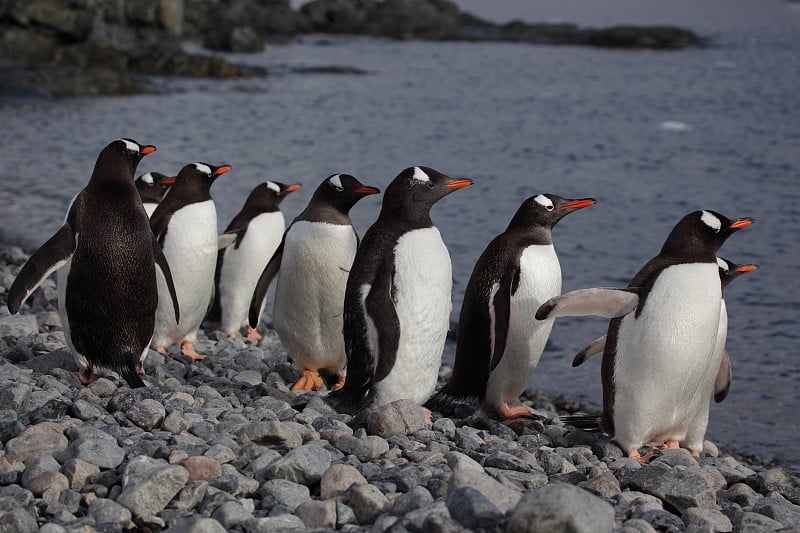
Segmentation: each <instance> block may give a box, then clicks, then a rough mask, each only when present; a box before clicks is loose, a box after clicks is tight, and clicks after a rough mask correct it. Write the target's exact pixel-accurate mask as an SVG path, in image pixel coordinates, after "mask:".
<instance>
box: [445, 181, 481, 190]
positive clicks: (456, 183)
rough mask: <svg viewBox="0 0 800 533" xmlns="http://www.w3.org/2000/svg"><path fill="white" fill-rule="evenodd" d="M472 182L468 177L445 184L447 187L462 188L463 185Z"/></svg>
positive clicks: (466, 185) (465, 185)
mask: <svg viewBox="0 0 800 533" xmlns="http://www.w3.org/2000/svg"><path fill="white" fill-rule="evenodd" d="M473 183H475V182H474V181H472V180H469V179H463V180H453V181H451V182H449V183H448V184H447V187H449V188H451V189H463V188H464V187H469V186H470V185H472V184H473Z"/></svg>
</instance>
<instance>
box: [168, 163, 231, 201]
mask: <svg viewBox="0 0 800 533" xmlns="http://www.w3.org/2000/svg"><path fill="white" fill-rule="evenodd" d="M230 169H231V166H230V165H220V166H214V165H210V164H208V163H189V164H188V165H186V166H184V167H183V168H182V169H181V171H180V172H178V177H177V178H175V184H174V185H173V186H172V188H173V191H174V192H184V191H193V190H194V191H201V192H204V193H207V192H208V191H209V190H210V189H211V184H212V183H214V180H216V179H217V178H218V177H219V176H221V175H223V174H225V173H226V172H228V171H229V170H230ZM169 194H170V197H171V196H172V194H173V193H172V192H170V193H169Z"/></svg>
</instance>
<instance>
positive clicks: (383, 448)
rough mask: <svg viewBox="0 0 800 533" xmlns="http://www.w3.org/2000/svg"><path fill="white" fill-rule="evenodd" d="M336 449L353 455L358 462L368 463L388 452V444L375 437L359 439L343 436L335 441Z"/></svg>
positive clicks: (352, 436)
mask: <svg viewBox="0 0 800 533" xmlns="http://www.w3.org/2000/svg"><path fill="white" fill-rule="evenodd" d="M334 445H335V446H336V448H338V449H339V450H341V451H343V452H344V453H349V454H352V455H355V456H356V457H357V458H358V460H359V461H362V462H369V461H372V460H374V459H377V458H378V457H380V456H382V455H383V454H384V453H386V452H388V451H389V443H388V442H386V439H384V438H382V437H378V436H375V435H370V436H368V437H366V438H363V439H360V438H358V437H356V436H355V435H343V436H341V437H339V438H338V439H337V440H336V443H335V444H334Z"/></svg>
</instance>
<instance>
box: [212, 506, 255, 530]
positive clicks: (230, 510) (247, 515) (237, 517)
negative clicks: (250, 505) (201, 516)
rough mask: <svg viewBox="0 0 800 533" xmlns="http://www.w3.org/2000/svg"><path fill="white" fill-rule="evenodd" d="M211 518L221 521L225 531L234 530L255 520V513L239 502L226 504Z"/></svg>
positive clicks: (218, 508)
mask: <svg viewBox="0 0 800 533" xmlns="http://www.w3.org/2000/svg"><path fill="white" fill-rule="evenodd" d="M211 518H213V519H214V520H217V521H219V523H220V524H222V526H223V527H224V528H225V529H233V528H235V527H239V526H243V525H244V524H246V523H247V522H248V521H249V520H251V519H252V518H253V513H251V512H250V511H248V510H247V509H245V508H244V507H243V506H242V505H241V504H240V503H238V502H225V503H223V504H222V505H220V506H219V507H217V510H216V511H214V513H213V514H212V515H211Z"/></svg>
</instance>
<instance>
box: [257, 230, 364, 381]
mask: <svg viewBox="0 0 800 533" xmlns="http://www.w3.org/2000/svg"><path fill="white" fill-rule="evenodd" d="M357 245H358V242H357V239H356V235H355V232H354V231H353V227H352V226H350V225H341V224H328V223H325V222H308V221H298V222H295V223H294V224H293V225H292V227H291V228H290V229H289V232H288V233H287V234H286V239H285V241H284V244H283V257H282V259H281V268H280V271H279V272H278V280H277V283H276V287H275V303H274V306H273V313H272V321H273V324H274V325H275V331H277V333H278V337H279V338H280V340H281V342H282V343H283V346H284V348H286V351H287V352H288V353H289V356H290V357H291V358H292V359H293V360H294V362H295V363H297V364H298V365H299V366H301V367H303V368H307V369H311V370H320V369H325V370H329V371H330V372H335V373H338V372H340V371H341V370H342V368H344V366H345V364H346V362H347V357H346V355H345V349H344V335H343V333H342V327H343V313H344V293H345V289H346V287H347V276H348V274H349V272H350V268H351V267H352V265H353V258H354V257H355V255H356V247H357Z"/></svg>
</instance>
